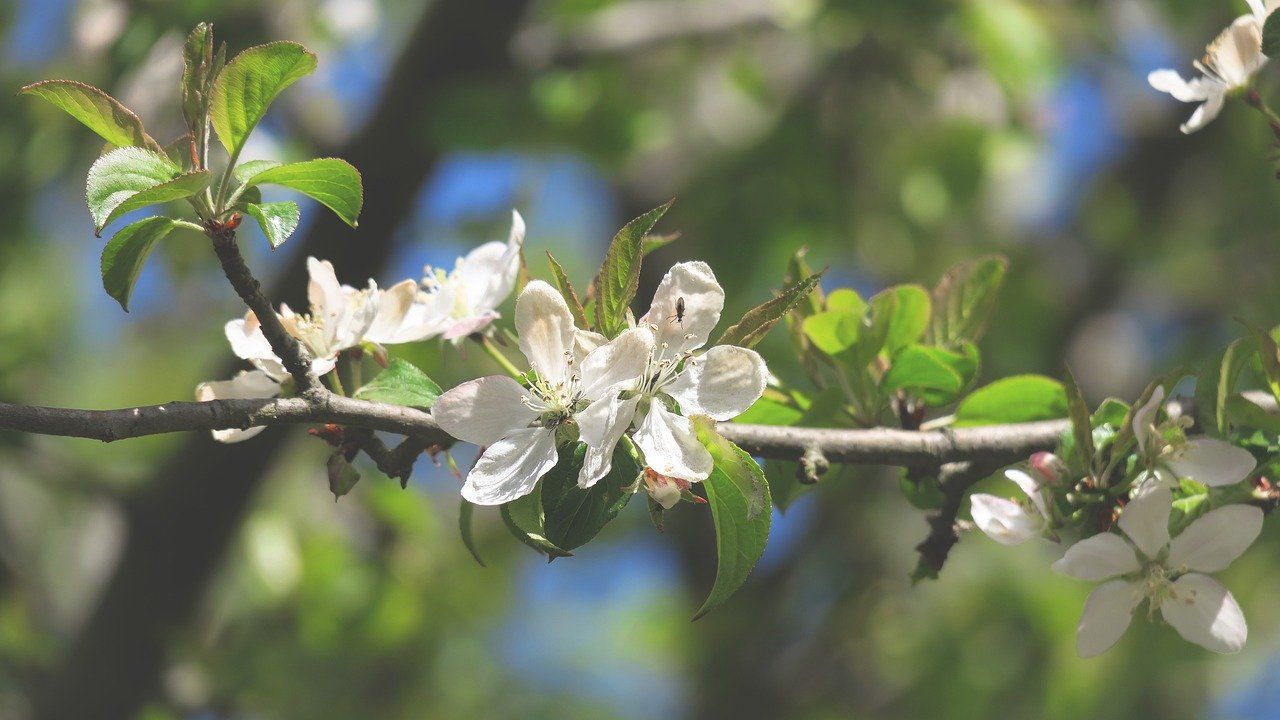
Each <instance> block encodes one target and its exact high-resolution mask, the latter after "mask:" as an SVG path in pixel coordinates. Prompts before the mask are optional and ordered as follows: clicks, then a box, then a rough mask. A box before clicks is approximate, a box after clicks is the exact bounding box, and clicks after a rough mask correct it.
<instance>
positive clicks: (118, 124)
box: [19, 80, 164, 154]
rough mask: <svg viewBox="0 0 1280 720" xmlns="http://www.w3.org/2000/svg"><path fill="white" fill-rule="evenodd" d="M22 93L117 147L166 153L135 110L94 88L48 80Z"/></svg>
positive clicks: (65, 81)
mask: <svg viewBox="0 0 1280 720" xmlns="http://www.w3.org/2000/svg"><path fill="white" fill-rule="evenodd" d="M19 94H22V95H34V96H36V97H38V98H41V99H42V100H46V101H48V102H49V103H52V104H53V105H54V106H56V107H58V108H60V109H62V110H63V111H64V112H66V113H67V114H68V115H70V116H71V117H73V118H75V119H76V120H79V121H80V122H81V123H83V124H84V126H85V127H87V128H89V129H90V130H92V131H94V132H95V133H97V134H98V135H99V136H100V137H101V138H102V139H103V140H106V141H107V142H109V143H111V144H112V145H115V146H116V147H129V146H136V147H143V148H147V149H148V150H151V151H152V152H156V153H161V154H163V153H164V148H163V147H161V146H160V143H158V142H156V141H155V138H153V137H151V136H150V135H148V134H147V131H146V129H145V128H143V127H142V121H141V120H139V119H138V116H137V115H135V114H134V113H133V111H132V110H130V109H129V108H127V107H125V106H124V105H121V104H120V101H119V100H116V99H115V98H113V97H111V96H110V95H108V94H106V93H105V92H103V91H101V90H99V89H98V88H96V87H93V86H92V85H86V84H84V83H81V82H76V81H74V80H45V81H43V82H38V83H35V84H33V85H28V86H26V87H24V88H22V90H20V91H19Z"/></svg>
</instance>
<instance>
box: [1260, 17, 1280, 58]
mask: <svg viewBox="0 0 1280 720" xmlns="http://www.w3.org/2000/svg"><path fill="white" fill-rule="evenodd" d="M1262 54H1263V55H1266V56H1267V57H1269V58H1273V57H1276V56H1277V55H1280V12H1274V11H1273V12H1272V13H1271V14H1270V15H1268V16H1267V19H1266V22H1264V23H1262Z"/></svg>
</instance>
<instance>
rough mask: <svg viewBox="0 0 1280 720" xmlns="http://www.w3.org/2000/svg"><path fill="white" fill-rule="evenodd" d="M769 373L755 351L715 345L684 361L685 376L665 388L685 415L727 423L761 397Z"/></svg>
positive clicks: (683, 374) (682, 374)
mask: <svg viewBox="0 0 1280 720" xmlns="http://www.w3.org/2000/svg"><path fill="white" fill-rule="evenodd" d="M768 379H769V370H768V369H767V368H766V367H765V364H764V358H762V357H760V354H759V353H757V352H756V351H755V350H749V349H747V348H742V347H737V346H736V345H716V346H715V347H713V348H711V349H710V350H708V351H707V352H705V353H703V354H702V356H701V357H697V358H692V359H690V360H688V361H686V365H685V369H684V372H682V373H680V375H679V376H678V377H677V378H676V379H675V380H674V381H672V382H671V383H670V384H669V385H667V387H666V388H665V389H666V391H667V392H668V393H670V394H671V396H672V397H674V398H675V399H676V401H677V402H679V403H680V409H681V410H682V411H683V412H684V413H685V414H686V415H709V416H710V417H712V418H714V419H716V420H729V419H731V418H734V417H737V416H738V415H741V414H742V413H744V412H746V411H747V408H749V407H751V405H752V403H754V402H755V401H756V400H759V399H760V396H761V395H763V394H764V386H765V383H766V382H767V381H768Z"/></svg>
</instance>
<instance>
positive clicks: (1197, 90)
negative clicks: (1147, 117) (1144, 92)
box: [1147, 69, 1206, 102]
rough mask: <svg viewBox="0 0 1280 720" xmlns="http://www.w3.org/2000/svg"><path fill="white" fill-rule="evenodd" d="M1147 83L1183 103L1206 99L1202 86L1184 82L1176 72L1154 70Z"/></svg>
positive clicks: (1148, 76)
mask: <svg viewBox="0 0 1280 720" xmlns="http://www.w3.org/2000/svg"><path fill="white" fill-rule="evenodd" d="M1147 82H1148V83H1150V85H1151V87H1153V88H1155V89H1156V90H1159V91H1160V92H1162V93H1169V94H1170V95H1172V96H1173V97H1174V99H1175V100H1180V101H1182V102H1200V101H1201V100H1204V99H1205V98H1206V95H1205V92H1204V86H1203V85H1202V84H1200V83H1197V82H1194V81H1192V82H1187V81H1186V80H1183V79H1182V76H1181V75H1179V74H1178V72H1177V71H1176V70H1168V69H1164V70H1153V71H1152V72H1151V73H1150V74H1148V75H1147Z"/></svg>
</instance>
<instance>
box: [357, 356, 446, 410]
mask: <svg viewBox="0 0 1280 720" xmlns="http://www.w3.org/2000/svg"><path fill="white" fill-rule="evenodd" d="M353 397H355V398H357V399H359V400H370V401H373V402H383V403H391V404H392V405H405V406H407V407H416V408H423V409H429V408H430V407H431V406H432V405H434V404H435V403H436V399H438V398H439V397H440V386H439V385H437V384H436V383H435V381H434V380H432V379H431V378H429V377H427V374H426V373H424V372H422V371H421V370H419V369H418V367H417V366H416V365H414V364H413V363H411V362H409V361H408V360H403V359H401V358H391V361H390V363H389V364H388V365H387V369H386V370H383V371H382V372H380V373H378V377H376V378H374V379H373V380H370V381H369V382H368V383H366V384H365V385H364V386H363V387H361V388H360V389H359V390H356V391H355V394H354V395H353Z"/></svg>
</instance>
